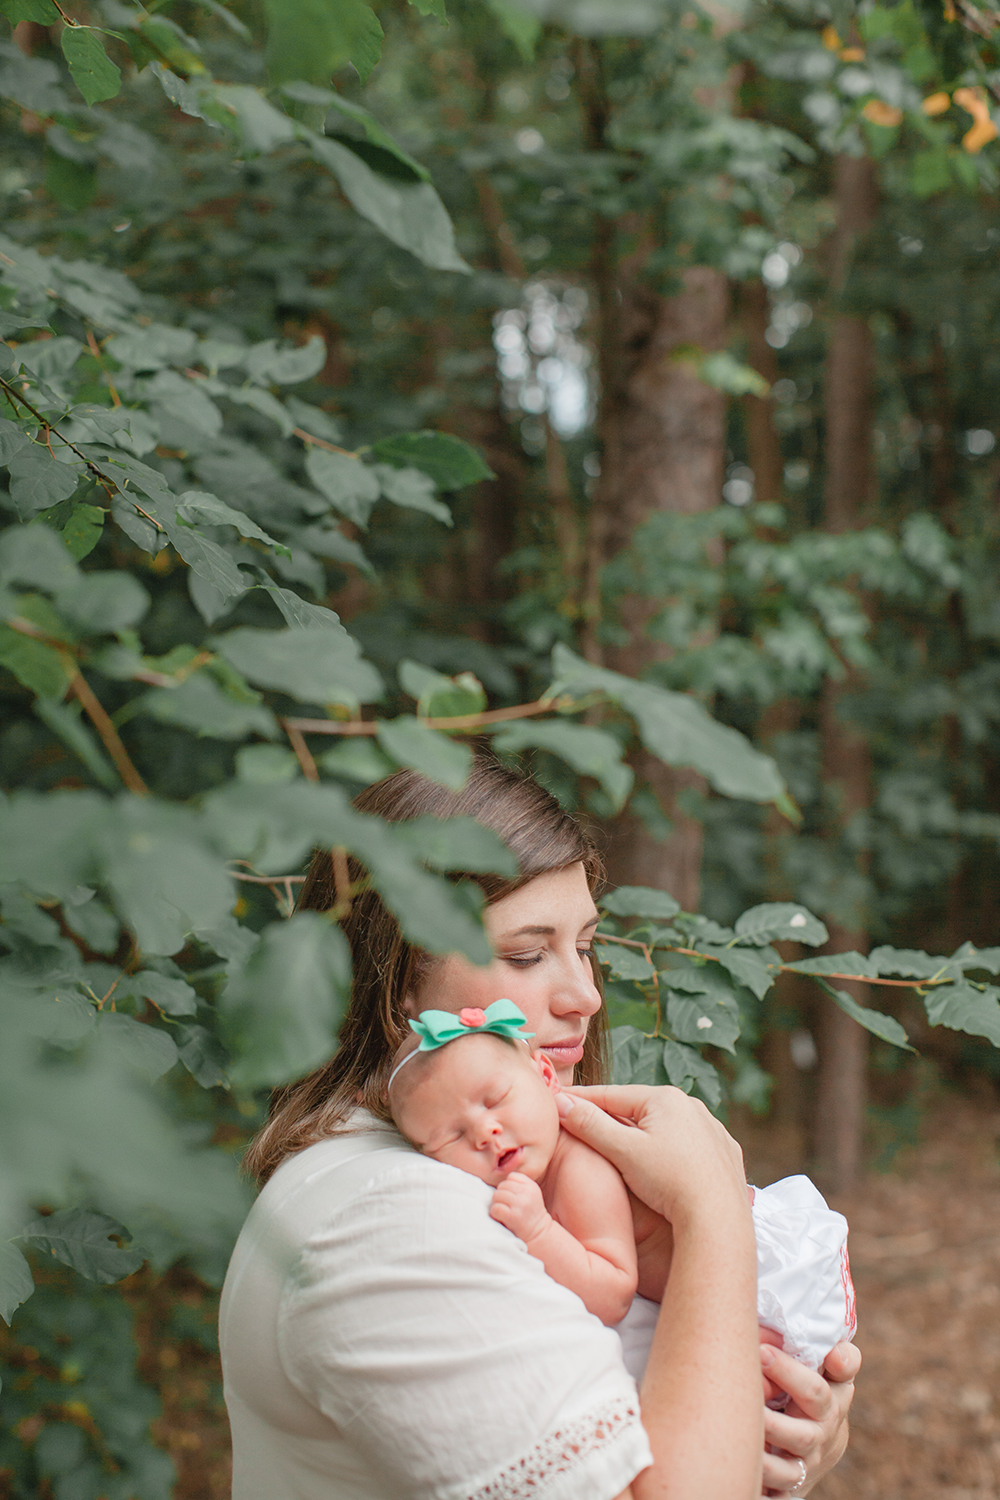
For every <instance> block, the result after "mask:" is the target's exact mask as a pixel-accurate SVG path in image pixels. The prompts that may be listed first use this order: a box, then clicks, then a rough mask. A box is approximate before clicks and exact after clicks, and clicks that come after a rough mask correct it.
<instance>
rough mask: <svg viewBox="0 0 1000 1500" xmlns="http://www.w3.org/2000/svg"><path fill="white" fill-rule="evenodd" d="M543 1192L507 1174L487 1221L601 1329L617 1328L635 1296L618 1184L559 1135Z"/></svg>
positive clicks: (628, 1218)
mask: <svg viewBox="0 0 1000 1500" xmlns="http://www.w3.org/2000/svg"><path fill="white" fill-rule="evenodd" d="M561 1146H562V1149H561V1150H560V1152H559V1159H558V1162H557V1163H555V1164H554V1166H553V1168H550V1174H552V1175H553V1176H554V1179H555V1180H554V1182H553V1183H552V1186H551V1190H550V1201H551V1203H552V1208H553V1213H549V1211H548V1209H547V1208H546V1206H545V1200H544V1198H543V1196H542V1190H541V1188H540V1187H539V1186H538V1184H537V1182H532V1180H531V1178H530V1177H526V1176H525V1175H524V1174H523V1173H522V1172H512V1173H511V1175H510V1176H509V1177H508V1178H507V1179H506V1181H505V1182H502V1183H501V1184H500V1186H499V1187H498V1188H497V1190H496V1192H495V1193H494V1195H493V1206H492V1208H491V1210H490V1212H491V1214H492V1215H493V1217H494V1218H495V1219H497V1220H499V1222H500V1223H501V1224H504V1225H506V1227H507V1228H508V1229H510V1230H512V1231H513V1232H514V1234H516V1235H517V1236H518V1238H519V1239H521V1240H523V1241H524V1243H525V1245H526V1246H527V1247H528V1250H529V1251H530V1253H531V1254H532V1255H534V1256H536V1257H537V1259H538V1260H540V1261H541V1262H542V1264H543V1265H544V1267H545V1269H546V1271H548V1273H549V1275H550V1276H551V1277H552V1278H553V1280H554V1281H558V1282H559V1283H560V1284H561V1285H562V1286H565V1287H569V1289H570V1291H572V1292H576V1294H577V1296H578V1297H580V1298H582V1300H583V1302H584V1304H585V1306H586V1307H587V1310H588V1311H589V1312H592V1313H594V1314H595V1315H596V1316H597V1317H599V1318H600V1320H601V1322H602V1323H607V1324H614V1323H619V1322H620V1321H621V1319H622V1318H623V1317H624V1316H625V1314H626V1312H627V1311H628V1308H629V1304H630V1303H631V1301H632V1298H633V1297H634V1296H635V1287H636V1278H637V1271H636V1252H635V1238H634V1236H633V1233H632V1214H631V1210H630V1208H629V1201H628V1194H627V1192H626V1191H625V1184H624V1183H623V1182H622V1180H621V1177H620V1176H619V1175H618V1172H617V1171H616V1170H615V1168H614V1167H613V1166H612V1165H611V1163H610V1162H609V1161H606V1160H605V1158H604V1157H603V1156H600V1155H598V1153H597V1152H596V1151H592V1150H591V1149H590V1147H589V1146H585V1145H584V1144H583V1142H582V1141H576V1140H572V1139H571V1138H570V1137H569V1136H564V1137H563V1139H562V1142H561Z"/></svg>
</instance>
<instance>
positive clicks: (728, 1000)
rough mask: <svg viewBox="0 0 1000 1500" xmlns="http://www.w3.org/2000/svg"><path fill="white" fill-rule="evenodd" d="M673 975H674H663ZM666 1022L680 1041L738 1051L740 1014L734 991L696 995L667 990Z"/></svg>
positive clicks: (670, 976)
mask: <svg viewBox="0 0 1000 1500" xmlns="http://www.w3.org/2000/svg"><path fill="white" fill-rule="evenodd" d="M664 977H666V978H670V979H672V978H673V976H672V975H668V976H664ZM667 1025H668V1026H669V1027H670V1030H671V1031H672V1032H673V1034H674V1036H675V1037H676V1038H677V1040H678V1041H679V1042H689V1043H692V1044H694V1045H696V1046H705V1045H707V1044H709V1043H710V1044H711V1045H712V1046H713V1047H722V1048H724V1049H725V1050H726V1051H727V1052H735V1050H736V1048H735V1045H734V1044H735V1042H736V1038H737V1037H738V1036H739V1034H740V1015H739V1011H738V1009H737V1007H736V1002H735V999H734V998H733V996H732V994H731V993H730V994H728V995H727V994H725V993H722V992H717V993H716V994H714V995H709V994H705V995H698V996H697V997H696V998H694V999H688V998H687V997H686V996H683V995H679V994H675V993H673V992H668V997H667Z"/></svg>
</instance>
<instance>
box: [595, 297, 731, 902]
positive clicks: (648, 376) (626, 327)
mask: <svg viewBox="0 0 1000 1500" xmlns="http://www.w3.org/2000/svg"><path fill="white" fill-rule="evenodd" d="M612 295H614V293H612ZM615 304H616V305H615V316H614V318H613V319H610V318H605V319H603V320H602V323H603V328H604V331H605V339H604V344H605V347H604V348H603V349H602V360H601V369H602V383H603V392H602V395H603V400H602V412H601V424H600V430H601V436H602V441H603V454H602V460H601V467H602V473H601V480H600V484H599V486H598V489H597V493H596V494H595V497H594V506H593V512H592V516H591V531H590V537H589V544H588V576H589V577H590V579H591V589H592V590H593V589H594V588H595V587H596V580H597V576H598V573H599V569H600V567H601V566H603V564H604V563H605V562H607V561H608V560H609V559H610V558H612V557H614V556H615V555H616V553H618V552H620V551H622V550H623V549H624V548H626V547H628V546H629V545H630V544H631V541H632V538H633V535H634V533H635V531H636V529H637V528H638V527H639V526H641V525H642V523H643V522H644V521H646V520H648V519H649V517H650V516H651V515H653V514H655V512H656V511H660V510H669V511H677V512H680V513H682V514H686V515H692V514H696V513H698V512H700V511H706V510H711V509H713V508H714V507H715V506H716V505H718V504H719V501H720V498H721V489H722V479H723V465H724V454H725V398H724V396H723V395H722V394H721V393H720V392H718V391H716V390H713V389H712V388H711V387H710V386H708V385H705V384H704V382H703V381H700V380H698V379H697V377H696V376H695V375H693V374H692V373H691V371H690V369H689V368H688V367H687V366H686V365H685V364H683V363H680V362H678V361H677V360H675V359H673V358H672V355H673V352H674V350H675V349H676V348H677V346H678V345H683V344H697V345H699V346H700V347H701V348H703V349H718V348H720V347H722V346H723V345H724V343H725V339H726V331H727V318H728V311H729V306H728V291H727V285H726V280H725V277H724V276H723V275H722V273H721V272H719V271H713V270H709V269H707V268H705V267H697V268H695V269H693V270H690V271H688V272H687V273H686V274H685V276H684V290H683V291H682V292H680V293H678V295H676V296H674V297H670V298H663V297H660V296H658V295H657V294H656V293H655V292H653V291H652V290H650V289H649V288H648V287H645V286H643V285H642V284H641V283H638V282H632V283H629V284H626V285H625V286H624V287H622V289H621V294H620V300H618V297H617V296H616V297H615ZM608 343H611V344H612V347H611V348H609V347H608ZM661 603H662V601H659V600H649V599H644V598H641V597H639V596H631V597H629V598H626V599H624V600H623V601H622V604H621V622H622V624H623V625H624V626H625V627H626V629H627V630H628V632H629V641H628V644H627V645H625V646H620V647H613V648H608V647H605V648H603V650H601V648H600V647H599V645H598V643H597V642H596V639H593V638H592V640H591V642H590V651H589V654H591V655H592V656H593V657H595V658H597V659H602V660H603V661H604V662H605V664H606V665H607V666H610V667H613V668H614V669H615V670H616V671H621V672H626V673H628V674H629V675H630V676H638V675H640V674H641V673H642V671H643V670H644V668H646V667H647V666H649V665H650V663H652V662H653V661H656V660H662V659H664V657H666V655H667V654H668V648H667V647H666V646H664V645H663V644H662V643H660V642H656V641H653V640H650V639H649V637H648V636H647V634H646V625H647V623H648V621H649V618H650V616H651V615H652V614H653V613H654V612H655V611H656V610H657V609H658V608H660V606H661ZM595 612H596V611H594V610H593V608H592V614H593V613H595ZM595 647H596V649H595ZM635 768H636V771H637V774H638V776H639V778H640V779H641V781H644V782H646V784H647V785H648V786H649V788H650V789H651V790H652V792H653V793H654V795H655V797H656V799H657V801H658V802H659V804H660V807H661V808H662V809H663V811H664V813H666V815H667V817H669V818H670V820H671V822H672V824H673V831H672V832H671V834H670V836H669V837H668V838H666V839H661V838H659V837H657V836H655V835H654V834H653V833H651V832H650V831H649V829H648V828H647V827H646V826H645V824H644V823H643V822H642V820H641V819H639V818H638V817H637V816H635V815H634V814H631V813H629V814H625V815H624V816H622V817H619V818H617V819H615V820H614V822H613V823H611V824H610V825H609V835H610V842H609V847H608V850H607V858H608V865H609V870H610V874H611V878H612V880H613V881H614V882H615V883H616V884H617V883H622V884H625V883H628V884H638V885H653V886H659V887H662V888H665V889H667V890H669V891H670V892H671V893H672V894H673V895H674V896H675V897H676V899H677V900H678V901H680V903H681V905H682V906H683V907H684V908H685V909H686V910H688V911H692V910H697V904H698V896H699V885H700V872H701V844H702V834H701V825H700V824H699V823H698V822H697V821H696V820H695V819H693V818H689V817H687V816H686V815H685V814H684V813H683V812H682V811H681V810H680V808H679V807H678V805H677V795H678V793H679V792H680V791H681V790H682V789H683V788H684V787H688V786H697V785H701V782H700V779H699V778H698V777H696V776H694V774H693V773H691V772H686V771H672V770H670V769H669V767H667V766H664V765H663V764H662V762H660V761H657V760H656V759H655V758H654V757H652V756H650V755H647V754H645V753H641V754H639V755H637V757H636V759H635Z"/></svg>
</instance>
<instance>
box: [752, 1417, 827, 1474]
mask: <svg viewBox="0 0 1000 1500" xmlns="http://www.w3.org/2000/svg"><path fill="white" fill-rule="evenodd" d="M764 1441H765V1442H766V1443H767V1445H768V1447H769V1448H774V1449H777V1450H778V1452H779V1453H786V1454H788V1453H790V1454H791V1455H792V1457H793V1458H804V1459H805V1461H806V1463H807V1464H808V1462H809V1460H810V1459H811V1458H812V1457H814V1456H815V1455H816V1454H817V1453H818V1452H819V1449H820V1447H821V1446H822V1443H823V1428H822V1426H821V1424H820V1423H819V1422H811V1421H809V1420H808V1419H807V1418H805V1417H790V1416H788V1414H787V1412H783V1411H770V1410H767V1409H765V1411H764Z"/></svg>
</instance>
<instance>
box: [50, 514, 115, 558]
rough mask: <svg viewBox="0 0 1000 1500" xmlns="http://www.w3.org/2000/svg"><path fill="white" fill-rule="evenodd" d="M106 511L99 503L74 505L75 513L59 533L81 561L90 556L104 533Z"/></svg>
mask: <svg viewBox="0 0 1000 1500" xmlns="http://www.w3.org/2000/svg"><path fill="white" fill-rule="evenodd" d="M104 516H105V512H104V511H103V510H102V509H101V508H100V506H97V505H74V507H73V513H72V515H71V516H70V518H69V520H68V521H67V522H66V525H65V526H64V527H63V529H62V530H61V531H60V533H59V535H60V536H61V537H62V539H63V541H64V542H65V543H66V546H67V548H68V549H69V551H70V552H71V553H72V554H73V556H74V557H75V558H76V560H77V562H80V561H81V560H82V559H83V558H84V557H88V556H89V555H90V553H91V552H93V550H94V548H95V547H96V546H97V544H98V542H99V541H100V540H101V537H102V536H103V534H104Z"/></svg>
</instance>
